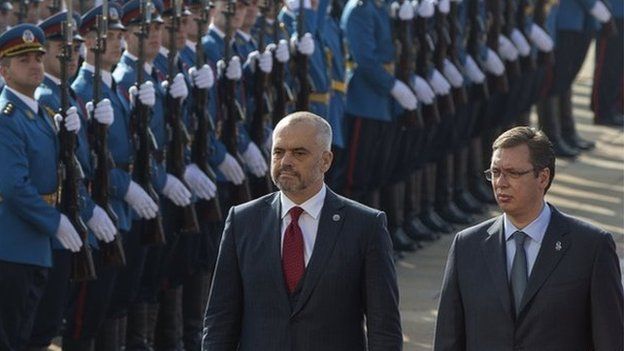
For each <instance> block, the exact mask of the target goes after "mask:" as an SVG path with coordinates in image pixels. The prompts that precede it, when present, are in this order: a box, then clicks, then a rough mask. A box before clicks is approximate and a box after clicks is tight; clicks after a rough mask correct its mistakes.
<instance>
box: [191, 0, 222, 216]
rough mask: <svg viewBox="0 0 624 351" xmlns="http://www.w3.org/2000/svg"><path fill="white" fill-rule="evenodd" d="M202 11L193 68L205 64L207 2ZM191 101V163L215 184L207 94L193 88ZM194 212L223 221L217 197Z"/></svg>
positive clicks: (204, 201)
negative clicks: (192, 128) (192, 118)
mask: <svg viewBox="0 0 624 351" xmlns="http://www.w3.org/2000/svg"><path fill="white" fill-rule="evenodd" d="M202 5H203V6H202V10H201V14H200V16H199V17H198V18H196V19H195V21H196V22H197V42H196V43H195V55H196V56H195V66H196V67H198V68H200V67H203V66H204V64H205V55H204V45H202V42H201V38H202V37H203V36H204V27H205V26H206V24H208V16H209V15H210V4H209V1H208V0H202ZM193 100H194V102H195V104H194V105H193V109H192V111H191V113H192V114H193V117H194V120H195V121H197V130H196V131H195V137H194V138H193V145H192V147H191V161H192V162H193V163H195V164H196V165H197V167H198V168H199V169H200V170H201V171H202V172H204V174H206V175H207V176H208V178H210V180H211V181H212V182H213V183H215V184H216V183H217V180H216V179H217V177H216V176H215V174H214V171H213V170H212V169H211V168H210V166H209V165H208V159H209V158H210V151H209V150H210V147H209V140H208V136H209V135H211V134H212V133H214V131H215V127H214V124H213V122H212V117H210V115H209V114H208V112H207V111H206V107H207V106H208V94H207V91H206V90H205V89H199V88H198V87H193ZM195 207H196V210H197V211H198V212H199V213H201V216H202V218H207V219H208V221H210V222H220V221H221V220H222V219H223V213H221V204H220V203H219V195H218V194H217V195H215V197H213V198H212V199H210V200H207V201H206V200H199V201H198V202H197V203H196V204H195Z"/></svg>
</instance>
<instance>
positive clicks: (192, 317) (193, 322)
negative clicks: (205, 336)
mask: <svg viewBox="0 0 624 351" xmlns="http://www.w3.org/2000/svg"><path fill="white" fill-rule="evenodd" d="M211 277H212V275H211V274H210V273H204V272H198V273H196V274H193V275H190V276H189V277H188V278H187V279H185V280H184V286H183V287H182V291H183V292H182V318H183V325H184V337H183V340H184V350H185V351H201V339H202V328H203V322H204V311H205V310H206V305H205V302H204V301H206V298H205V297H206V296H208V293H209V291H210V279H211Z"/></svg>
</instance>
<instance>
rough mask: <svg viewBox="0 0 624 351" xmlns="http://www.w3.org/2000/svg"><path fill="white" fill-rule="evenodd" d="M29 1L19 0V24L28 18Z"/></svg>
mask: <svg viewBox="0 0 624 351" xmlns="http://www.w3.org/2000/svg"><path fill="white" fill-rule="evenodd" d="M29 3H30V1H29V0H22V1H20V2H19V7H18V8H17V14H16V15H17V16H16V17H17V23H18V24H20V23H24V22H25V21H26V19H27V18H28V4H29ZM63 113H65V112H63Z"/></svg>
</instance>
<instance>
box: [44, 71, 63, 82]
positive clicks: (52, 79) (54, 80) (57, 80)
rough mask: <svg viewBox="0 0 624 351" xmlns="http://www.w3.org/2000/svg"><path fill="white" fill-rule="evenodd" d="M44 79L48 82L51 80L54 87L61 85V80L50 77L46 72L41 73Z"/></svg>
mask: <svg viewBox="0 0 624 351" xmlns="http://www.w3.org/2000/svg"><path fill="white" fill-rule="evenodd" d="M43 74H44V75H45V76H46V77H48V79H49V80H51V81H52V82H53V83H54V84H56V85H61V80H60V79H58V78H56V77H55V76H53V75H51V74H50V73H48V72H44V73H43Z"/></svg>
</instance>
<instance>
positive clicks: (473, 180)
mask: <svg viewBox="0 0 624 351" xmlns="http://www.w3.org/2000/svg"><path fill="white" fill-rule="evenodd" d="M482 150H483V145H482V141H481V138H480V137H477V138H473V139H472V141H471V142H470V151H469V153H468V155H469V161H468V172H469V176H468V182H469V183H468V184H469V189H470V192H471V193H472V195H474V197H475V198H477V199H478V200H479V201H481V202H484V203H487V204H496V200H495V199H494V195H493V194H492V188H491V186H489V184H488V183H486V180H485V175H484V174H483V171H485V169H486V168H487V167H488V166H486V165H485V163H484V162H483V151H482Z"/></svg>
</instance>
